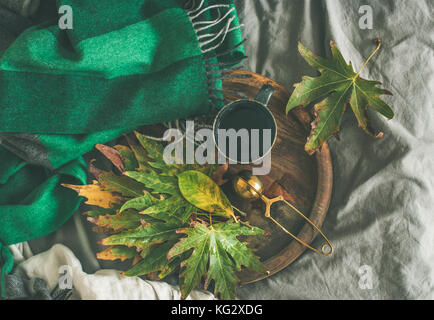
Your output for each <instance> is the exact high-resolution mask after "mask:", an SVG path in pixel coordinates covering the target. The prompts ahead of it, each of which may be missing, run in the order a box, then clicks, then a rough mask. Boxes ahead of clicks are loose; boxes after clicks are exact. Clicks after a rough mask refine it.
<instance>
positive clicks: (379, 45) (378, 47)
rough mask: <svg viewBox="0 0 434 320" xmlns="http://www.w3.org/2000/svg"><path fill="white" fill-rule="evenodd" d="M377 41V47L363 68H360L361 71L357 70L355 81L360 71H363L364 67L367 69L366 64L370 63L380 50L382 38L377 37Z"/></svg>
mask: <svg viewBox="0 0 434 320" xmlns="http://www.w3.org/2000/svg"><path fill="white" fill-rule="evenodd" d="M375 42H376V43H377V48H376V49H375V50H374V52H372V53H371V55H370V56H369V58H368V59H367V60H366V62H365V63H364V64H363V66H362V68H361V69H360V71H359V72H357V74H356V76H355V77H354V78H353V81H355V80H356V79H357V78H358V77H359V75H360V73H362V71H363V69H365V67H366V65H367V64H368V62H369V60H371V59H372V57H373V56H374V55H375V54H376V53H377V51H378V50H380V47H381V39H375Z"/></svg>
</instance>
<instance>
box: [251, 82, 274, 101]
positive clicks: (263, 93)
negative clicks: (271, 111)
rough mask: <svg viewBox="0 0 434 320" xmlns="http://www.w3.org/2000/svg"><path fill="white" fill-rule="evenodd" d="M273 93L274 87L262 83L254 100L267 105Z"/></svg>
mask: <svg viewBox="0 0 434 320" xmlns="http://www.w3.org/2000/svg"><path fill="white" fill-rule="evenodd" d="M273 93H274V87H273V86H272V85H269V84H264V85H263V86H262V88H261V90H259V92H258V95H257V96H256V98H255V100H256V101H258V102H259V103H262V104H263V105H264V106H268V103H269V102H270V99H271V97H272V96H273Z"/></svg>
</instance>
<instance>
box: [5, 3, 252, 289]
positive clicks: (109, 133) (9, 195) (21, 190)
mask: <svg viewBox="0 0 434 320" xmlns="http://www.w3.org/2000/svg"><path fill="white" fill-rule="evenodd" d="M64 5H68V6H70V7H71V8H72V10H73V28H72V29H67V30H61V29H60V28H59V26H58V20H57V19H56V20H52V21H47V22H45V23H43V24H42V25H37V26H33V27H31V28H30V29H27V30H26V31H24V32H23V33H22V34H21V35H20V36H19V37H18V39H16V41H15V42H14V43H13V44H12V45H11V46H10V47H9V48H8V49H7V50H6V51H4V52H0V139H1V145H0V163H1V166H0V259H1V260H0V267H1V279H0V281H2V280H3V277H4V275H5V274H6V273H8V272H10V271H11V269H12V267H13V262H12V257H11V254H10V252H9V251H8V249H7V245H12V244H15V243H19V242H22V241H27V240H31V239H35V238H38V237H41V236H44V235H46V234H49V233H51V232H53V231H55V230H57V229H58V228H59V227H60V226H61V225H62V224H63V223H64V222H65V221H66V220H67V219H68V218H69V217H70V216H71V215H72V214H73V213H74V212H75V211H76V210H77V208H78V206H79V204H80V198H79V197H78V196H77V195H76V194H75V193H74V192H73V191H71V190H68V189H66V188H63V187H62V186H61V184H62V183H72V184H84V183H86V172H87V171H86V165H85V162H84V160H83V159H82V158H81V156H82V155H83V154H85V153H86V152H88V151H90V150H91V149H92V148H93V146H94V145H95V144H96V143H106V142H108V141H110V140H112V139H115V138H116V137H119V136H120V135H121V134H123V133H128V132H131V131H132V130H133V129H135V128H137V127H139V126H143V125H148V124H155V123H162V122H167V121H171V120H176V119H185V118H188V117H194V116H197V115H201V114H211V113H212V112H215V110H216V109H218V108H220V107H221V106H222V105H223V101H224V100H223V90H222V79H224V78H225V77H226V75H225V74H224V73H223V72H224V71H225V70H226V69H227V68H231V67H233V66H234V65H236V64H237V63H238V62H240V61H241V60H242V59H243V58H244V57H245V54H244V50H243V46H242V40H243V39H242V35H241V31H240V25H239V22H238V18H237V15H236V11H235V7H234V5H233V3H232V1H231V0H215V1H211V0H209V1H206V0H189V1H179V0H165V1H161V0H128V1H119V0H103V1H102V0H87V1H82V0H58V1H57V6H58V7H59V8H60V7H61V6H64ZM1 293H2V296H3V297H4V282H3V281H2V291H1Z"/></svg>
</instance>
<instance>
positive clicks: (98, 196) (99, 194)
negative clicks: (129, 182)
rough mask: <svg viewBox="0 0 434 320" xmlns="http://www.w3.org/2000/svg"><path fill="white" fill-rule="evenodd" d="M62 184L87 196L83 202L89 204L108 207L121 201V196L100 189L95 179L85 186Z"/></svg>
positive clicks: (80, 194)
mask: <svg viewBox="0 0 434 320" xmlns="http://www.w3.org/2000/svg"><path fill="white" fill-rule="evenodd" d="M62 186H63V187H66V188H69V189H72V190H74V191H75V192H77V193H78V195H79V196H82V197H85V198H87V200H86V202H85V203H86V204H89V205H93V206H98V207H101V208H105V209H109V208H111V207H112V206H113V204H114V203H121V202H122V198H121V197H119V196H117V195H115V194H114V193H113V192H110V191H104V190H102V189H101V186H100V185H99V184H98V182H97V181H94V182H93V184H90V185H86V186H80V185H78V186H77V185H71V184H66V183H64V184H62Z"/></svg>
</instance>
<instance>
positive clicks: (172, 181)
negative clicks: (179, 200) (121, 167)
mask: <svg viewBox="0 0 434 320" xmlns="http://www.w3.org/2000/svg"><path fill="white" fill-rule="evenodd" d="M124 174H125V175H126V176H128V177H130V178H132V179H134V180H136V181H138V182H140V183H142V184H144V185H145V187H147V188H148V189H151V190H152V192H153V193H165V194H171V195H176V194H179V188H178V182H177V179H176V178H175V177H170V176H161V175H158V174H156V173H153V172H143V171H125V172H124Z"/></svg>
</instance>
